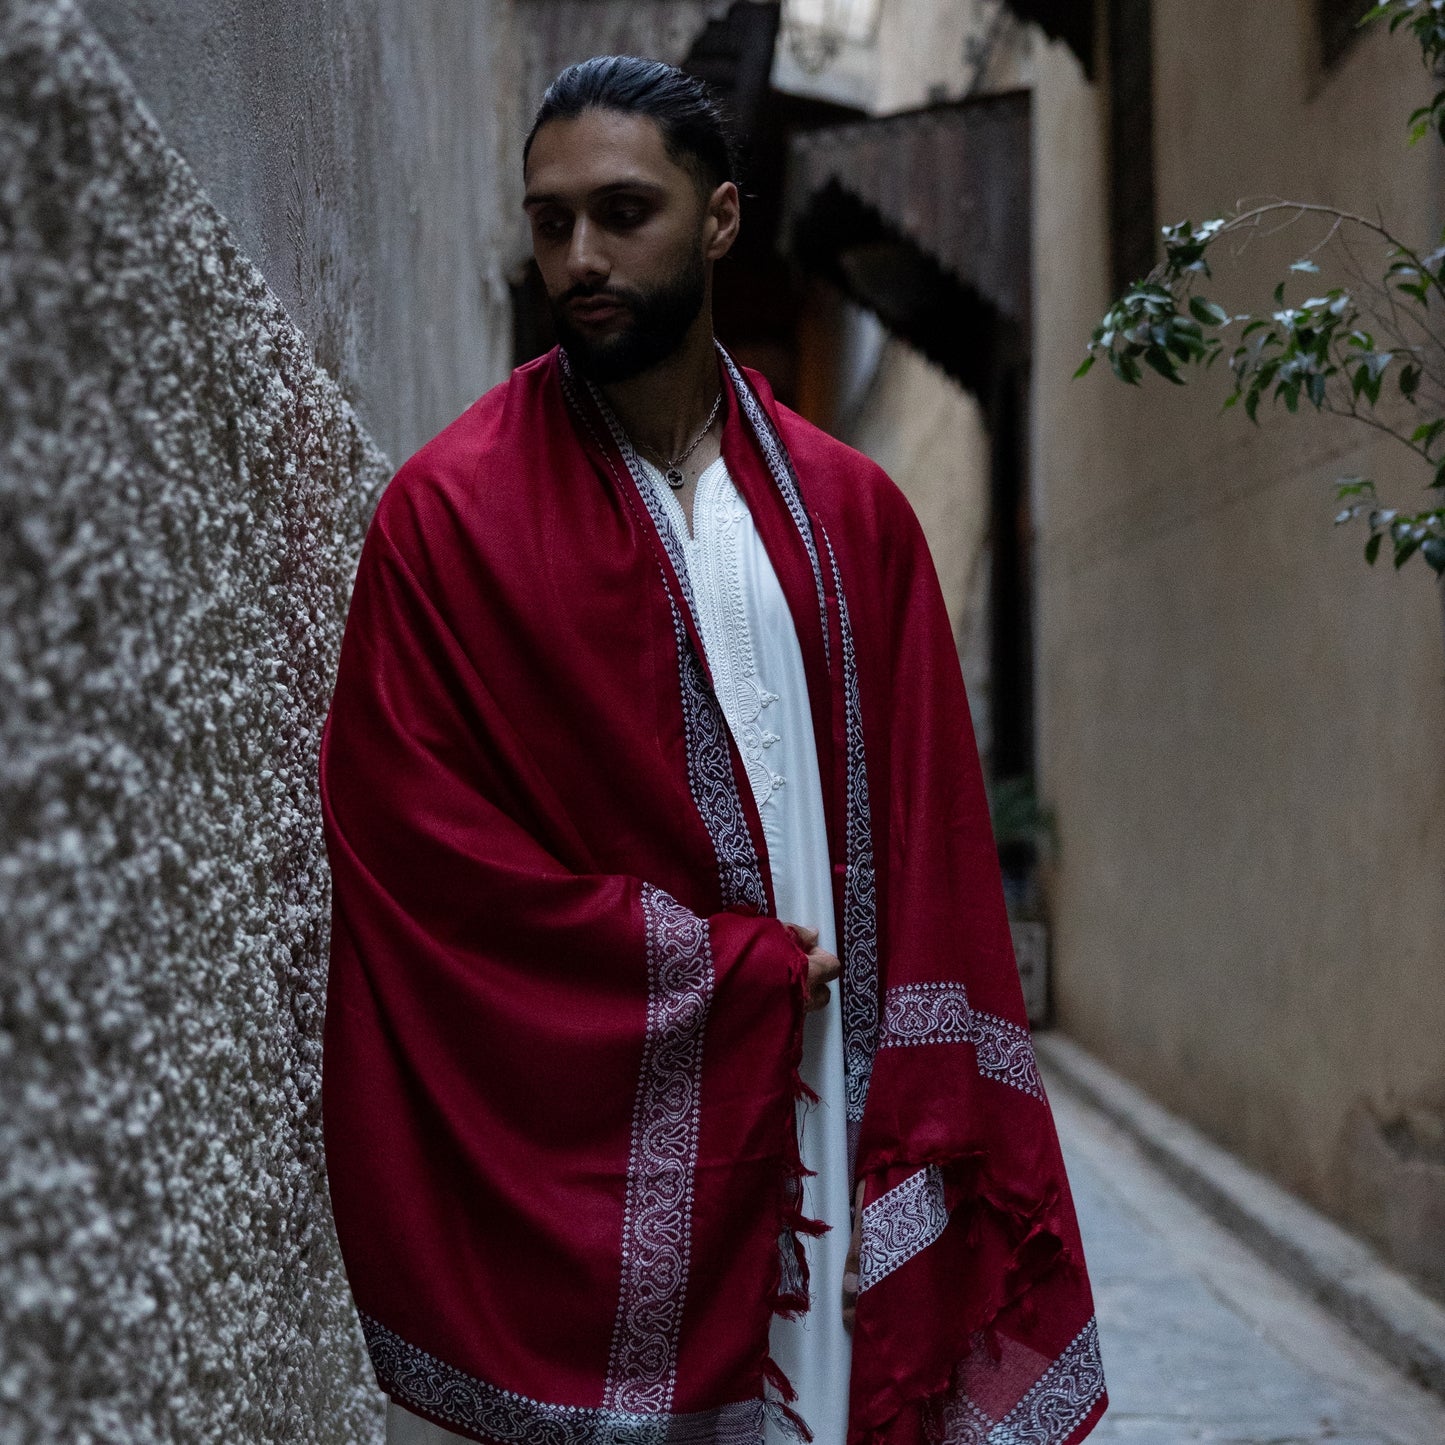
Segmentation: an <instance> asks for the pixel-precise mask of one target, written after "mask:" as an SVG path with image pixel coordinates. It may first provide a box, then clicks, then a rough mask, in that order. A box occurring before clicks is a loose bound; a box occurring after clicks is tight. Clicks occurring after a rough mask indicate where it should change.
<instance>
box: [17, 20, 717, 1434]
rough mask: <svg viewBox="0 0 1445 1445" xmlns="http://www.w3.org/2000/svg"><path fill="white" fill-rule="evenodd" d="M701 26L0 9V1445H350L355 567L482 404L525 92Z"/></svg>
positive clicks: (359, 1374) (355, 1373)
mask: <svg viewBox="0 0 1445 1445" xmlns="http://www.w3.org/2000/svg"><path fill="white" fill-rule="evenodd" d="M712 8H714V9H715V8H716V7H715V6H713V7H712ZM707 9H708V7H707V6H705V5H704V4H702V3H694V0H686V3H677V4H667V3H664V0H636V3H624V0H592V3H587V4H577V3H569V4H563V5H543V4H538V3H530V0H529V3H516V4H514V3H508V0H475V3H473V0H466V3H459V0H437V3H436V4H428V5H426V6H416V7H409V6H392V5H387V4H383V3H380V0H371V3H366V0H317V3H316V4H315V5H309V4H308V5H307V6H300V7H298V6H285V5H281V4H278V3H275V0H218V3H217V4H215V5H210V4H207V5H204V6H197V5H195V4H193V3H191V0H114V3H112V0H94V4H87V5H86V6H85V13H84V14H82V12H81V10H80V9H78V8H77V6H76V5H75V4H74V3H73V0H7V3H6V4H4V5H3V6H0V455H3V462H0V1445H40V1442H56V1445H60V1442H64V1445H212V1442H214V1445H223V1442H224V1445H262V1442H265V1445H271V1442H317V1445H361V1442H367V1441H372V1442H374V1441H377V1440H378V1439H379V1437H380V1428H381V1426H380V1421H381V1409H380V1405H381V1401H380V1397H379V1395H378V1394H377V1392H376V1389H375V1385H374V1383H373V1381H372V1379H371V1376H370V1371H369V1368H368V1367H367V1365H366V1362H365V1359H364V1355H363V1351H362V1347H361V1340H360V1334H359V1330H358V1328H357V1324H356V1321H355V1317H354V1313H353V1310H352V1306H351V1300H350V1295H349V1293H348V1291H347V1289H346V1284H345V1280H344V1278H343V1275H342V1272H341V1268H340V1263H339V1260H338V1257H337V1254H336V1248H335V1240H334V1235H333V1232H332V1226H331V1217H330V1210H329V1207H328V1204H327V1200H326V1197H325V1189H324V1172H323V1161H322V1158H321V1137H320V1121H319V1115H318V1083H319V1072H318V1070H319V1052H320V1026H321V1017H322V1006H323V999H324V977H325V944H326V914H327V882H326V874H325V867H324V856H323V850H322V844H321V835H320V827H319V817H318V811H317V804H316V796H315V786H314V779H315V772H316V752H317V743H318V739H319V731H320V726H321V722H322V719H323V717H324V714H325V709H326V705H327V701H328V697H329V692H330V685H331V678H332V673H333V668H334V665H335V659H336V651H337V645H338V642H339V638H340V631H341V626H342V622H343V618H344V615H345V607H346V600H347V596H348V593H349V588H350V583H351V578H352V575H353V569H354V565H355V559H356V554H357V550H358V548H359V544H360V540H361V537H362V534H363V531H364V527H365V523H366V520H367V518H368V517H369V515H370V511H371V508H372V505H373V504H374V501H375V498H376V495H377V493H378V491H379V489H380V487H381V486H382V485H383V484H384V482H385V480H386V478H387V476H388V475H389V474H390V472H391V470H392V462H391V460H390V457H389V455H388V451H389V450H390V454H391V455H392V456H394V455H395V454H396V451H397V450H400V451H406V450H409V449H410V448H411V447H412V446H414V445H416V444H418V443H419V442H420V441H422V440H423V439H424V438H425V436H426V435H428V434H430V432H431V431H434V430H435V429H437V428H438V427H440V426H441V425H442V424H444V423H445V422H446V421H448V420H450V418H451V417H452V416H453V415H455V414H456V413H457V412H458V411H460V410H461V409H462V408H463V407H464V406H465V405H467V403H469V402H470V401H471V400H472V399H473V397H474V396H475V395H477V394H478V393H479V392H480V391H481V390H483V389H484V388H485V386H487V385H489V384H491V383H492V382H493V381H495V380H498V379H500V377H501V376H502V375H504V374H505V371H506V366H507V357H508V350H509V340H510V338H509V326H508V317H507V314H506V305H505V294H504V284H503V278H504V275H505V272H506V270H507V268H508V267H510V266H511V265H514V264H515V263H516V261H517V260H518V259H519V258H520V255H521V254H522V252H523V250H524V247H525V235H524V232H523V230H522V228H521V225H520V222H519V218H518V215H517V204H516V203H517V200H518V199H519V191H520V177H519V173H518V155H517V151H518V149H519V145H520V126H521V122H522V119H523V118H524V117H525V116H526V115H527V114H529V113H530V109H531V106H532V104H533V103H534V101H535V99H536V96H535V94H534V93H533V92H535V91H537V90H539V88H540V86H541V84H543V83H544V82H545V80H546V78H547V77H548V76H549V75H550V73H551V71H552V70H553V69H555V68H556V66H557V65H560V64H562V63H564V62H565V61H567V60H569V59H572V58H575V57H577V56H580V55H583V54H587V53H591V52H592V51H594V50H602V49H614V48H616V49H641V50H645V51H649V52H651V53H656V54H661V55H664V56H667V57H669V58H676V57H677V56H679V55H680V54H681V53H683V51H684V50H685V49H686V45H687V42H688V40H689V38H690V37H691V35H692V34H694V33H696V30H697V28H698V27H699V26H700V24H701V23H702V19H703V17H704V14H705V12H706V11H707ZM92 24H95V25H99V26H100V27H101V32H103V34H104V36H105V39H104V40H103V39H102V38H101V33H98V32H97V31H96V30H92V29H91V25H92ZM107 41H109V42H111V44H107V43H106V42H107ZM112 47H114V48H112ZM117 49H118V50H119V59H118V58H117V53H116V50H117ZM132 72H133V73H132ZM156 115H160V116H162V118H163V119H162V123H161V124H160V125H158V124H157V122H156V120H155V116H156ZM173 130H174V132H175V134H172V131H173ZM182 154H184V156H185V157H186V159H184V160H183V159H182V158H181V157H182ZM191 162H194V167H193V165H192V164H191ZM212 195H215V196H217V197H219V198H220V200H221V207H220V210H219V211H218V209H217V208H216V206H215V205H214V204H213V203H212V200H211V199H210V197H211V196H212ZM232 210H234V212H235V216H234V218H233V217H232V216H231V214H230V212H231V211H232ZM223 213H224V215H223ZM318 363H320V364H318ZM353 403H354V406H353ZM363 419H364V421H365V425H363ZM376 437H382V438H383V439H384V444H383V445H382V446H378V444H377V442H376V441H374V440H373V438H376Z"/></svg>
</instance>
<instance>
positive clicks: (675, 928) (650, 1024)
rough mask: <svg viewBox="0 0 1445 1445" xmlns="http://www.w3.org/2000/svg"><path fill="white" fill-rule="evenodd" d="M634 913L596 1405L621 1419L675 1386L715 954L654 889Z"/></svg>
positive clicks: (694, 922)
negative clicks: (642, 979)
mask: <svg viewBox="0 0 1445 1445" xmlns="http://www.w3.org/2000/svg"><path fill="white" fill-rule="evenodd" d="M642 912H643V919H644V924H645V928H646V934H647V994H648V996H647V1037H646V1041H645V1043H644V1044H643V1052H642V1071H641V1075H640V1077H639V1080H638V1086H637V1102H636V1105H635V1108H634V1111H633V1123H632V1143H631V1147H630V1152H629V1156H628V1161H627V1198H626V1203H625V1206H624V1212H623V1223H622V1287H621V1290H620V1292H619V1295H618V1300H617V1320H616V1324H615V1325H614V1327H613V1333H612V1350H611V1355H610V1358H609V1361H608V1366H607V1381H606V1384H605V1386H604V1388H603V1394H602V1403H603V1406H604V1407H605V1408H606V1409H608V1410H612V1411H621V1412H623V1413H628V1414H663V1413H666V1411H667V1410H668V1408H669V1407H670V1406H671V1404H672V1398H673V1393H674V1391H675V1389H676V1387H677V1350H678V1340H679V1338H680V1336H681V1333H682V1314H683V1305H684V1302H685V1299H686V1295H687V1278H688V1263H689V1257H690V1254H691V1248H692V1204H693V1184H694V1178H693V1176H694V1174H695V1172H696V1169H697V1147H698V1124H699V1121H700V1119H701V1115H702V1098H701V1092H702V1043H703V1032H704V1027H705V1025H706V1022H707V1012H708V1005H709V1004H710V1002H711V1000H712V988H713V959H712V945H711V941H710V939H709V936H708V927H707V923H706V921H705V920H703V919H701V918H699V917H698V916H697V915H696V914H695V913H693V912H692V911H691V910H690V909H687V908H684V907H683V906H682V905H681V904H680V903H678V902H677V901H676V899H674V898H672V897H671V896H670V895H669V894H667V893H665V892H664V891H663V890H662V889H660V888H656V887H654V886H653V885H652V884H650V883H645V884H643V886H642Z"/></svg>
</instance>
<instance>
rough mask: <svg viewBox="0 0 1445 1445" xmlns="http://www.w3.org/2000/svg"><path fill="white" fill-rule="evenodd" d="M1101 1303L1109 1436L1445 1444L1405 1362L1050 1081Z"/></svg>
mask: <svg viewBox="0 0 1445 1445" xmlns="http://www.w3.org/2000/svg"><path fill="white" fill-rule="evenodd" d="M1049 1097H1050V1099H1051V1101H1052V1102H1053V1105H1054V1112H1055V1115H1056V1117H1057V1119H1058V1124H1059V1131H1060V1134H1061V1135H1062V1137H1063V1142H1064V1153H1065V1155H1066V1156H1067V1159H1068V1164H1069V1177H1070V1179H1071V1181H1072V1183H1073V1186H1074V1195H1075V1200H1076V1202H1077V1204H1078V1208H1079V1220H1080V1225H1081V1227H1082V1229H1083V1234H1084V1247H1085V1250H1086V1252H1087V1254H1088V1258H1089V1269H1090V1273H1091V1275H1092V1276H1093V1280H1094V1290H1095V1294H1096V1297H1097V1301H1098V1308H1099V1327H1100V1335H1101V1339H1102V1343H1103V1352H1104V1370H1105V1373H1106V1374H1107V1375H1108V1379H1109V1396H1110V1401H1111V1404H1110V1409H1109V1413H1108V1414H1107V1415H1106V1416H1105V1417H1104V1421H1103V1423H1102V1424H1101V1425H1100V1426H1099V1428H1098V1429H1097V1430H1096V1431H1095V1432H1094V1434H1093V1435H1092V1436H1091V1437H1090V1440H1091V1445H1092V1442H1093V1441H1097V1442H1099V1445H1106V1442H1127V1445H1194V1442H1201V1441H1203V1442H1210V1445H1306V1442H1309V1445H1313V1442H1316V1441H1329V1442H1332V1445H1445V1402H1442V1401H1440V1400H1439V1399H1438V1398H1437V1397H1435V1396H1433V1395H1430V1394H1428V1393H1427V1392H1426V1391H1424V1390H1422V1389H1420V1388H1419V1387H1418V1386H1416V1385H1414V1384H1412V1383H1411V1382H1410V1381H1409V1380H1407V1379H1405V1378H1404V1377H1403V1376H1401V1375H1399V1374H1398V1373H1396V1372H1395V1371H1394V1370H1393V1369H1392V1368H1391V1367H1390V1366H1389V1365H1388V1364H1386V1363H1385V1362H1384V1361H1383V1360H1381V1359H1380V1358H1379V1357H1378V1356H1376V1355H1375V1354H1373V1353H1372V1352H1371V1351H1369V1350H1367V1349H1366V1348H1365V1347H1364V1346H1363V1345H1361V1344H1359V1343H1358V1342H1357V1341H1356V1340H1355V1338H1354V1336H1352V1335H1351V1334H1349V1333H1348V1332H1347V1331H1346V1330H1345V1329H1344V1328H1343V1327H1342V1326H1341V1325H1339V1324H1337V1323H1336V1322H1335V1320H1334V1319H1333V1317H1332V1316H1330V1315H1329V1314H1328V1313H1327V1312H1325V1311H1324V1310H1323V1309H1321V1308H1320V1307H1319V1306H1317V1305H1316V1304H1314V1302H1313V1301H1311V1300H1310V1299H1308V1298H1307V1297H1306V1296H1305V1295H1303V1294H1302V1293H1301V1292H1300V1291H1299V1290H1298V1289H1296V1288H1295V1286H1293V1285H1292V1284H1290V1283H1289V1282H1288V1281H1286V1280H1285V1279H1283V1278H1282V1277H1280V1276H1279V1275H1278V1274H1276V1273H1275V1272H1274V1271H1273V1270H1271V1269H1270V1268H1269V1267H1268V1266H1267V1265H1265V1264H1264V1263H1263V1262H1262V1261H1261V1260H1260V1259H1259V1258H1258V1256H1256V1255H1254V1254H1253V1253H1251V1252H1250V1251H1249V1250H1247V1249H1246V1248H1245V1247H1244V1246H1243V1245H1241V1244H1240V1243H1239V1242H1238V1241H1237V1240H1236V1239H1235V1238H1234V1237H1233V1236H1232V1235H1230V1234H1229V1233H1228V1232H1226V1231H1225V1230H1224V1229H1222V1228H1221V1227H1220V1226H1219V1225H1217V1224H1216V1223H1215V1222H1214V1221H1213V1220H1212V1219H1210V1218H1208V1217H1207V1216H1206V1215H1204V1214H1203V1213H1202V1212H1201V1211H1200V1210H1199V1209H1197V1208H1196V1207H1195V1206H1194V1205H1193V1204H1192V1203H1191V1202H1190V1201H1189V1199H1188V1198H1186V1197H1185V1195H1184V1194H1183V1193H1181V1192H1180V1190H1179V1189H1178V1188H1176V1187H1175V1186H1174V1185H1173V1184H1172V1183H1171V1182H1169V1181H1168V1180H1167V1179H1165V1178H1164V1176H1163V1175H1161V1174H1160V1173H1159V1172H1158V1171H1157V1170H1156V1169H1155V1168H1154V1167H1153V1166H1152V1165H1151V1164H1149V1163H1148V1162H1147V1161H1146V1160H1145V1159H1143V1158H1142V1157H1141V1156H1140V1154H1139V1152H1138V1150H1137V1149H1136V1148H1135V1146H1134V1144H1133V1142H1132V1141H1131V1140H1130V1139H1129V1138H1128V1137H1127V1136H1126V1135H1125V1134H1123V1133H1122V1132H1121V1131H1120V1130H1119V1129H1118V1128H1117V1127H1116V1126H1114V1125H1113V1124H1111V1123H1110V1122H1109V1121H1108V1120H1106V1119H1105V1118H1104V1117H1103V1116H1102V1115H1100V1114H1098V1113H1097V1112H1096V1111H1094V1110H1093V1109H1092V1108H1090V1107H1089V1106H1088V1105H1086V1104H1084V1103H1083V1102H1082V1101H1081V1100H1080V1099H1079V1098H1077V1097H1076V1096H1075V1095H1073V1094H1071V1093H1070V1091H1069V1090H1068V1088H1067V1087H1066V1085H1065V1084H1064V1083H1063V1082H1062V1081H1060V1080H1056V1079H1051V1080H1050V1082H1049Z"/></svg>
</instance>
